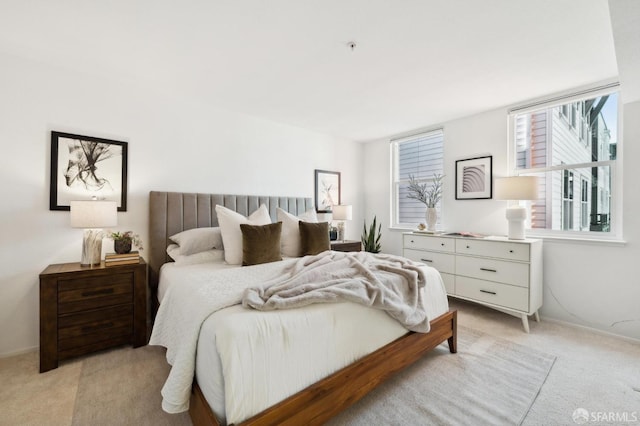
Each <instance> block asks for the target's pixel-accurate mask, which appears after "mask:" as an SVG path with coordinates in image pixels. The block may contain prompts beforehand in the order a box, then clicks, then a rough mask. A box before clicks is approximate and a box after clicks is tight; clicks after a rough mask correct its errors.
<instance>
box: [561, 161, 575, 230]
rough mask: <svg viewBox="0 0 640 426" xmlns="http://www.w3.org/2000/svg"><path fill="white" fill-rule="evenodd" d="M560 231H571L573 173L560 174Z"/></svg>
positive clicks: (566, 171) (564, 172)
mask: <svg viewBox="0 0 640 426" xmlns="http://www.w3.org/2000/svg"><path fill="white" fill-rule="evenodd" d="M562 176H563V177H562V229H564V230H571V229H573V172H572V171H570V170H564V171H563V173H562Z"/></svg>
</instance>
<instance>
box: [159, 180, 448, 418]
mask: <svg viewBox="0 0 640 426" xmlns="http://www.w3.org/2000/svg"><path fill="white" fill-rule="evenodd" d="M262 204H264V205H266V206H267V208H268V211H269V215H270V216H271V218H272V220H273V221H275V218H276V210H277V208H281V209H284V210H286V211H288V212H289V213H291V214H293V215H296V216H297V215H301V214H303V213H304V212H305V211H308V210H309V209H312V208H313V204H312V201H311V199H309V198H299V197H261V196H241V195H223V194H194V193H177V192H156V191H152V192H151V193H150V249H149V250H150V251H149V278H150V288H151V292H150V294H151V304H150V306H152V307H154V308H152V309H153V311H154V313H155V310H156V309H155V306H157V305H156V302H157V300H158V290H159V283H160V282H161V280H160V271H161V270H163V271H171V270H172V265H171V258H170V257H169V256H168V255H167V250H166V249H167V246H168V245H169V244H170V243H171V241H170V240H169V237H170V236H171V235H174V234H176V233H178V232H181V231H184V230H187V229H192V228H201V227H214V226H217V225H218V217H217V214H216V210H215V206H216V205H221V206H225V207H227V208H229V209H232V210H234V211H237V212H238V213H240V214H242V215H245V216H248V215H249V214H250V213H252V212H253V211H255V210H256V209H258V207H259V206H261V205H262ZM165 264H167V265H166V266H163V265H165ZM208 268H209V266H207V267H202V266H197V267H194V268H193V269H195V270H196V272H197V273H201V274H205V273H206V274H208V273H209V272H208V271H207V269H208ZM249 268H254V267H253V266H251V267H249ZM176 269H177V268H175V267H173V270H174V271H173V272H163V279H164V280H166V279H168V278H166V277H171V276H172V275H173V276H174V279H176V278H175V277H179V274H178V275H176V274H177V272H176V271H175V270H176ZM233 273H235V272H230V273H229V274H233ZM430 273H434V272H433V271H431V272H430ZM160 290H161V293H162V292H163V291H164V290H162V289H160ZM444 297H445V300H446V295H445V296H444ZM445 303H446V302H445ZM334 305H340V306H333V307H331V308H330V309H333V311H331V312H332V313H331V315H332V316H333V317H334V318H346V317H344V316H345V315H347V316H348V318H349V320H348V322H349V323H351V322H352V321H355V324H359V323H358V322H357V321H361V322H362V321H365V322H368V321H373V320H371V319H370V317H368V316H367V315H370V314H368V313H366V312H364V310H366V311H369V312H370V311H373V310H372V309H368V308H360V307H358V305H352V306H351V304H344V303H342V304H334ZM327 306H329V305H323V306H311V307H310V308H308V311H305V315H306V317H305V318H307V320H309V321H314V319H315V321H318V319H319V318H321V315H324V314H325V310H326V309H328V308H327ZM305 309H307V308H305ZM242 310H243V308H242V307H239V306H233V307H230V308H227V309H225V310H224V311H225V312H224V314H225V315H245V316H246V315H247V314H246V313H244V312H240V311H242ZM336 310H337V311H336ZM432 310H433V311H435V312H438V315H437V317H434V319H432V320H431V321H430V326H431V330H430V331H429V332H428V333H414V332H408V333H407V332H406V330H402V332H400V333H399V332H398V330H397V329H393V326H392V325H388V324H389V321H388V318H387V319H386V320H385V319H382V317H383V316H384V315H386V314H384V313H382V316H380V315H378V314H376V315H378V317H377V318H378V319H379V320H380V321H381V323H380V324H382V325H381V326H380V327H381V328H377V329H376V330H379V329H384V327H388V328H389V332H388V333H387V334H386V335H385V336H383V337H380V339H382V340H381V341H383V344H380V343H379V342H378V343H376V344H378V345H380V346H376V347H375V348H367V349H361V348H360V349H358V350H366V353H363V354H358V355H357V356H356V359H354V360H353V362H349V363H348V365H344V366H343V367H340V368H337V369H336V370H331V371H329V372H328V373H327V374H324V375H322V377H318V378H317V379H314V380H313V381H312V382H309V380H310V379H309V378H308V377H307V378H306V379H305V380H307V382H308V384H307V385H305V386H304V387H303V388H300V389H296V392H292V394H290V395H288V396H286V397H285V398H284V399H282V400H280V399H278V400H277V401H273V404H271V403H270V405H269V406H267V407H264V409H263V410H261V411H260V412H258V413H256V414H255V415H251V416H248V417H247V418H244V417H241V418H236V419H235V420H232V423H236V424H287V423H289V424H321V423H323V422H325V421H327V420H328V419H329V418H331V417H332V416H334V415H336V414H337V413H339V412H340V411H342V410H344V409H345V408H347V407H349V406H350V405H352V404H353V403H355V402H356V401H358V400H359V399H360V398H361V397H362V396H364V395H365V394H366V393H367V392H369V391H370V390H371V389H373V388H375V387H376V386H377V385H378V384H380V383H381V382H382V381H384V380H385V379H386V378H387V377H389V376H390V375H392V374H393V373H395V372H396V371H399V370H400V369H402V368H404V367H406V366H407V365H410V364H411V363H413V362H414V361H416V360H417V359H419V358H420V357H421V356H422V355H423V354H424V353H426V352H427V351H429V350H431V349H433V348H434V347H435V346H437V345H439V344H441V343H443V342H445V341H446V342H447V343H448V346H449V350H450V351H451V352H452V353H454V352H455V351H456V312H455V311H448V307H447V309H446V310H445V311H443V308H442V306H440V307H439V308H433V309H432ZM244 311H247V310H246V309H245V310H244ZM220 312H222V311H220ZM379 313H380V312H379ZM298 314H299V312H298V313H296V312H290V311H281V312H278V313H277V314H276V315H282V316H278V317H277V318H278V320H277V321H281V322H282V321H287V318H289V317H290V318H295V317H293V315H298ZM359 315H361V316H360V317H358V316H359ZM272 316H273V315H272ZM218 317H220V318H218ZM352 317H353V318H352ZM221 318H222V315H218V312H216V313H215V314H214V315H211V318H208V319H207V320H206V322H204V323H203V325H202V333H203V335H204V333H205V332H207V329H208V328H210V327H215V326H216V325H215V323H216V321H217V322H218V323H224V321H225V320H224V319H221ZM309 318H310V319H309ZM358 318H359V319H358ZM294 321H298V320H297V319H295V320H294ZM375 321H377V320H375ZM385 321H386V322H385ZM392 322H393V321H392ZM385 324H386V325H385ZM343 328H345V327H337V328H336V329H337V330H342V329H343ZM394 333H395V334H394ZM380 334H384V333H380ZM396 336H397V337H396ZM343 338H344V336H343ZM385 339H386V340H385ZM387 340H389V341H388V342H387ZM287 344H289V343H287ZM207 345H208V343H207V339H205V338H204V337H203V338H199V341H198V352H197V353H198V355H197V357H196V358H197V359H196V360H195V364H196V367H195V378H194V380H193V385H192V386H191V397H190V403H189V413H190V415H191V418H192V420H193V423H194V424H195V425H217V424H225V421H226V419H225V414H228V413H224V412H222V414H221V408H220V407H219V405H220V403H219V402H217V403H216V402H215V401H214V399H215V396H211V393H212V391H211V386H212V385H211V382H212V380H211V379H210V377H209V376H211V375H212V373H211V372H210V370H215V368H208V367H207V362H203V361H202V360H203V359H207V360H208V358H206V356H205V354H207V353H211V352H212V351H213V352H215V348H214V349H211V348H209V349H207V348H206V346H207ZM209 346H210V345H209ZM349 356H354V355H353V354H349ZM283 362H284V361H283ZM342 362H343V363H344V360H342ZM265 380H267V381H268V377H266V378H265ZM214 382H215V380H214ZM201 385H202V386H201ZM213 386H215V384H214V385H213ZM207 389H208V390H207ZM209 401H213V402H209ZM262 403H263V404H264V401H263V402H262ZM236 417H237V416H236Z"/></svg>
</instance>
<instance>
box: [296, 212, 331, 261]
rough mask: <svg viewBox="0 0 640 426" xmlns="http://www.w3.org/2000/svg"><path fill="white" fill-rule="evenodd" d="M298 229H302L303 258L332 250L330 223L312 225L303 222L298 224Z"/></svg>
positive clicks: (301, 246)
mask: <svg viewBox="0 0 640 426" xmlns="http://www.w3.org/2000/svg"><path fill="white" fill-rule="evenodd" d="M298 229H300V248H301V249H302V250H301V251H302V255H303V256H307V255H310V254H318V253H322V252H323V251H326V250H331V242H330V241H329V222H320V223H311V222H304V221H302V220H301V221H300V222H298Z"/></svg>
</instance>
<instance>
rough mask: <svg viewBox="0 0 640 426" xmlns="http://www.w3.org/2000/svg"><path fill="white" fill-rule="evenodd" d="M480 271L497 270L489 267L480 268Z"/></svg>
mask: <svg viewBox="0 0 640 426" xmlns="http://www.w3.org/2000/svg"><path fill="white" fill-rule="evenodd" d="M480 270H481V271H487V272H498V271H497V270H496V269H489V268H480Z"/></svg>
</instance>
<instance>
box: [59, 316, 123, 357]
mask: <svg viewBox="0 0 640 426" xmlns="http://www.w3.org/2000/svg"><path fill="white" fill-rule="evenodd" d="M58 326H59V327H60V328H59V330H58V341H59V342H58V347H59V348H60V349H62V350H64V349H69V348H73V347H76V346H84V345H87V344H91V343H94V342H99V341H101V340H106V339H107V338H110V337H113V336H124V335H127V336H128V335H131V333H132V331H133V306H131V305H125V306H119V307H116V308H108V309H99V310H96V311H93V312H87V313H81V314H73V315H68V316H64V317H61V318H60V319H59V320H58Z"/></svg>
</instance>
